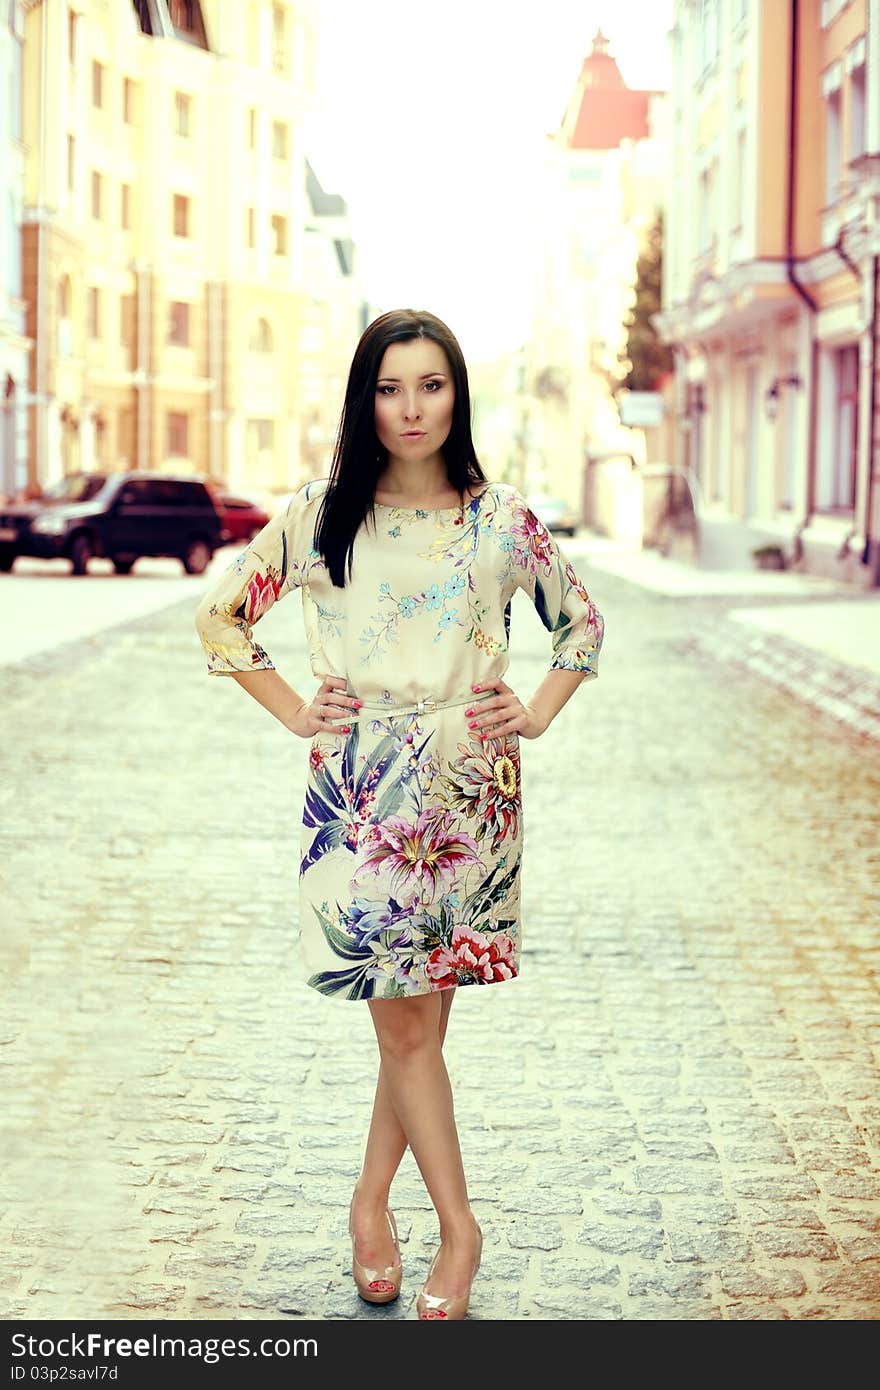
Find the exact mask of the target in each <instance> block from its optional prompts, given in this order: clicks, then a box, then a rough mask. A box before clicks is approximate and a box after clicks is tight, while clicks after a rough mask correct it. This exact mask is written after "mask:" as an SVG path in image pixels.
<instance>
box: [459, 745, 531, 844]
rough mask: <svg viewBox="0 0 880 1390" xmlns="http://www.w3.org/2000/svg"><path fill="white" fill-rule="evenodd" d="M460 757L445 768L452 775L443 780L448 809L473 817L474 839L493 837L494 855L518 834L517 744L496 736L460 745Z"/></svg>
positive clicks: (518, 769)
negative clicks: (511, 837)
mask: <svg viewBox="0 0 880 1390" xmlns="http://www.w3.org/2000/svg"><path fill="white" fill-rule="evenodd" d="M458 746H459V748H460V750H461V752H462V753H463V755H464V756H463V757H461V758H456V760H455V762H454V763H448V764H447V766H448V767H449V770H450V772H451V774H452V776H444V777H443V778H442V782H443V785H444V786H445V787H446V788H447V796H446V801H447V805H449V806H450V808H451V809H453V810H455V811H459V812H464V814H465V815H466V816H467V817H468V819H469V820H470V819H472V818H473V817H476V820H477V831H476V836H477V840H482V839H483V838H484V836H486V835H488V834H491V836H492V845H491V848H492V853H493V854H496V853H497V851H498V849H499V847H500V846H501V843H502V841H503V840H504V839H505V837H506V836H507V835H514V836H516V835H517V834H518V833H519V816H520V812H521V810H522V795H521V790H520V760H519V741H518V740H517V739H511V738H505V736H504V735H503V734H499V735H498V736H497V737H495V738H486V739H483V740H482V741H478V740H471V742H470V744H467V743H460V744H459V745H458Z"/></svg>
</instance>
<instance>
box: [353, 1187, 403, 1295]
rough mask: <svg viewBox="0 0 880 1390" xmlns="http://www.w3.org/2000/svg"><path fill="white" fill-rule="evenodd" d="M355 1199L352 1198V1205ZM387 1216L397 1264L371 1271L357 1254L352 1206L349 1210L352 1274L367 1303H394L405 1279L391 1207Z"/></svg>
mask: <svg viewBox="0 0 880 1390" xmlns="http://www.w3.org/2000/svg"><path fill="white" fill-rule="evenodd" d="M353 1203H354V1198H353V1197H352V1204H353ZM385 1216H386V1218H387V1220H388V1226H389V1229H390V1231H391V1239H392V1240H393V1241H394V1248H395V1250H396V1251H397V1263H396V1264H393V1265H386V1266H385V1268H384V1269H371V1268H370V1267H369V1265H364V1264H361V1262H360V1260H359V1259H358V1257H357V1255H356V1253H355V1246H354V1231H353V1230H352V1228H351V1206H350V1207H349V1209H348V1234H349V1235H350V1236H351V1272H352V1274H353V1276H354V1282H355V1284H356V1285H357V1291H358V1293H359V1294H360V1296H361V1298H363V1299H364V1300H365V1301H366V1302H367V1303H392V1302H393V1301H394V1299H395V1298H397V1296H398V1294H399V1293H400V1285H401V1281H402V1279H403V1261H402V1259H401V1257H400V1241H399V1239H398V1235H397V1222H396V1221H395V1219H394V1214H393V1213H392V1211H391V1208H390V1207H386V1208H385Z"/></svg>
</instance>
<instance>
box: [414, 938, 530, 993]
mask: <svg viewBox="0 0 880 1390" xmlns="http://www.w3.org/2000/svg"><path fill="white" fill-rule="evenodd" d="M425 971H426V973H427V975H428V978H429V979H430V980H431V982H432V984H433V987H434V988H435V989H448V988H449V987H450V986H452V985H473V984H476V985H490V984H493V983H494V981H496V980H511V979H513V977H514V976H515V975H516V973H517V971H516V964H515V955H514V945H513V942H512V941H511V939H510V937H509V936H507V935H506V934H505V933H504V932H493V933H492V935H491V936H489V935H488V934H487V933H486V932H480V931H473V930H472V929H471V928H470V927H456V928H455V929H454V931H453V933H452V942H451V944H450V945H449V946H438V947H437V948H436V950H434V951H432V952H431V954H430V956H429V957H428V961H427V964H426V966H425Z"/></svg>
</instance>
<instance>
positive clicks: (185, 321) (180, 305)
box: [168, 299, 189, 347]
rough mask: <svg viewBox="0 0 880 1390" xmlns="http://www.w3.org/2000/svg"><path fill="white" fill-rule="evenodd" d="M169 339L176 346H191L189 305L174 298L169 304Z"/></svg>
mask: <svg viewBox="0 0 880 1390" xmlns="http://www.w3.org/2000/svg"><path fill="white" fill-rule="evenodd" d="M168 341H169V343H173V344H174V345H175V347H189V305H188V304H187V303H186V301H185V300H179V299H178V300H174V301H173V302H172V303H171V304H169V306H168Z"/></svg>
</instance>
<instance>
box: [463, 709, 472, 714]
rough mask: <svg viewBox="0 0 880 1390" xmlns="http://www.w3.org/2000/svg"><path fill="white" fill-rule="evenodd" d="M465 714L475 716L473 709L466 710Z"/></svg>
mask: <svg viewBox="0 0 880 1390" xmlns="http://www.w3.org/2000/svg"><path fill="white" fill-rule="evenodd" d="M465 714H473V710H472V709H466V710H465Z"/></svg>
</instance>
